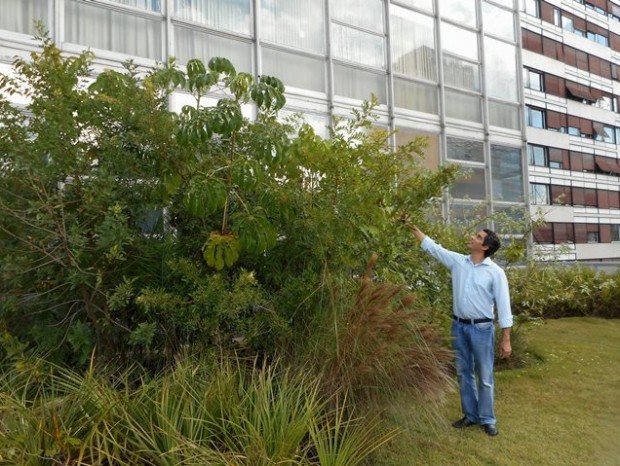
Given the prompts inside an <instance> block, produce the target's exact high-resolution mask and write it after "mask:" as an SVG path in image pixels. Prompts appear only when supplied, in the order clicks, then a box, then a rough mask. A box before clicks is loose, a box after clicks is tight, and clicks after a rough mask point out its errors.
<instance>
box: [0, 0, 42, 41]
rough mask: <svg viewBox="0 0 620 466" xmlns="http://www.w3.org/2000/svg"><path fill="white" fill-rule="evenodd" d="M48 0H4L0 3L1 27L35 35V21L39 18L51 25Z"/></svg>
mask: <svg viewBox="0 0 620 466" xmlns="http://www.w3.org/2000/svg"><path fill="white" fill-rule="evenodd" d="M50 4H51V2H49V1H48V0H2V2H1V3H0V5H1V6H0V10H1V11H2V13H1V14H0V29H6V30H8V31H14V32H21V33H23V34H29V35H33V34H34V33H35V29H34V21H35V20H36V19H39V20H41V21H43V22H44V23H45V24H46V26H47V27H48V28H49V27H50V25H51V21H50V20H51V18H50V13H51V10H50Z"/></svg>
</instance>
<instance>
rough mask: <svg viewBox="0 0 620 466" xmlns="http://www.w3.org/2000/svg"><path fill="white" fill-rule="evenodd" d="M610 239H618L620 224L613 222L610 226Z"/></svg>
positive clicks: (619, 236) (619, 238) (619, 239)
mask: <svg viewBox="0 0 620 466" xmlns="http://www.w3.org/2000/svg"><path fill="white" fill-rule="evenodd" d="M611 240H612V241H620V225H618V224H615V225H612V226H611Z"/></svg>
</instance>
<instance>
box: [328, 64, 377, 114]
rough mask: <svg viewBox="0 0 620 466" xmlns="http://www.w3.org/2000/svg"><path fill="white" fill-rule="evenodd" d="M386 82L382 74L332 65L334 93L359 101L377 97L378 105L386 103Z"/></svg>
mask: <svg viewBox="0 0 620 466" xmlns="http://www.w3.org/2000/svg"><path fill="white" fill-rule="evenodd" d="M386 85H387V80H386V76H385V75H384V74H376V73H371V72H369V71H363V70H359V69H357V68H352V67H348V66H343V65H338V64H334V87H335V90H334V91H335V93H336V94H337V95H341V96H344V97H350V98H353V99H359V100H368V99H370V94H374V95H376V96H377V99H378V100H379V102H380V103H382V104H385V103H386V102H387V91H386Z"/></svg>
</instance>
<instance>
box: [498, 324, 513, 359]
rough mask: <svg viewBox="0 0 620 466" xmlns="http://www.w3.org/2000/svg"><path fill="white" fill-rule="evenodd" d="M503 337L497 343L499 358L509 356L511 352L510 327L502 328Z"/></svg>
mask: <svg viewBox="0 0 620 466" xmlns="http://www.w3.org/2000/svg"><path fill="white" fill-rule="evenodd" d="M503 333H504V335H503V338H502V341H501V342H500V344H499V357H500V359H506V358H509V357H510V355H511V354H512V345H511V344H510V329H509V328H505V329H503Z"/></svg>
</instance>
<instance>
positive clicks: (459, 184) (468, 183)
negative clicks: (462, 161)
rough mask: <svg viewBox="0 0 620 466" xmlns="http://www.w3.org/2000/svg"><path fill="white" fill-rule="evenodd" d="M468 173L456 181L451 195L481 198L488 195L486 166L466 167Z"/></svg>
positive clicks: (463, 197) (459, 197) (461, 197)
mask: <svg viewBox="0 0 620 466" xmlns="http://www.w3.org/2000/svg"><path fill="white" fill-rule="evenodd" d="M463 170H464V171H465V173H466V175H465V176H464V177H463V178H460V179H458V180H456V181H455V182H454V184H453V185H452V188H451V189H450V195H451V196H452V197H454V198H457V199H479V200H482V199H484V198H485V197H486V179H485V176H484V168H467V167H464V168H463Z"/></svg>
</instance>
